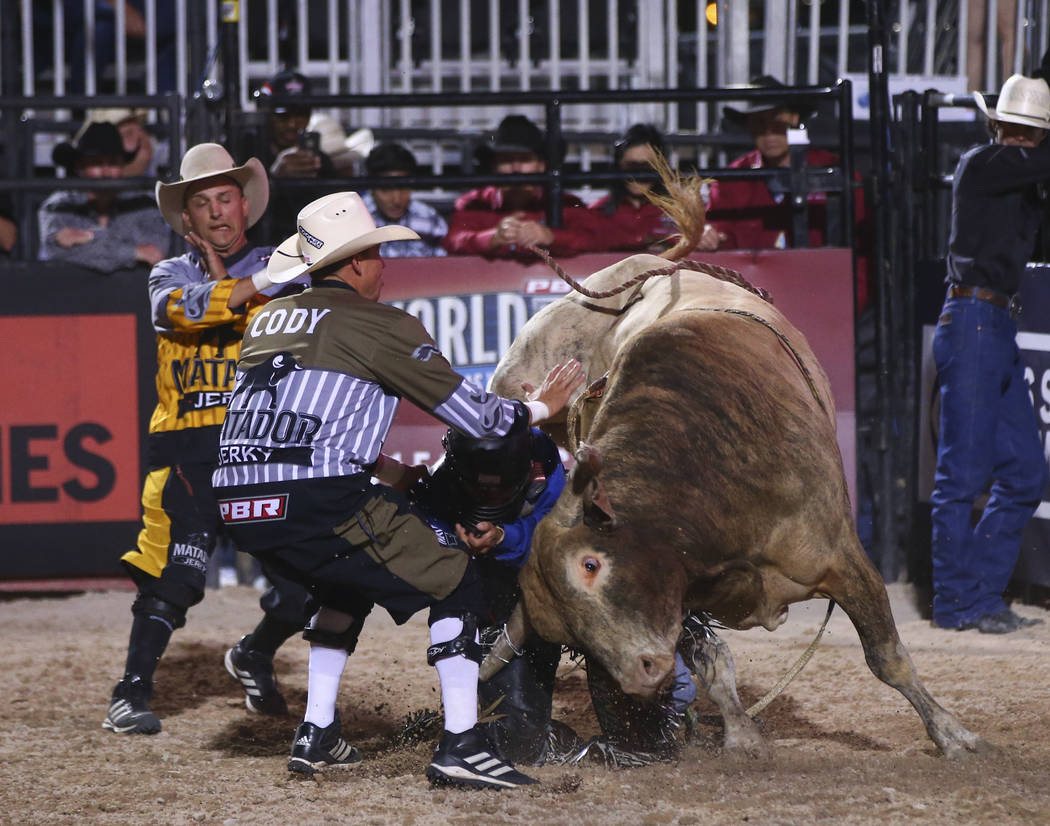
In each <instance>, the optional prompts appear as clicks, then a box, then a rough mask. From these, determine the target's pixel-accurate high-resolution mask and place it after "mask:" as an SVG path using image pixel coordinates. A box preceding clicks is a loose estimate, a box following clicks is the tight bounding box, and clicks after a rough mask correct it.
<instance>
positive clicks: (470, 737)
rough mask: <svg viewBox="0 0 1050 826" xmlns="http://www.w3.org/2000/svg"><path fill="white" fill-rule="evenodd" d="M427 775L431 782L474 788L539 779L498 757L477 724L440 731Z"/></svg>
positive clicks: (505, 786) (506, 786) (503, 786)
mask: <svg viewBox="0 0 1050 826" xmlns="http://www.w3.org/2000/svg"><path fill="white" fill-rule="evenodd" d="M427 779H428V780H429V781H430V782H431V783H433V784H434V785H442V786H471V787H473V788H477V789H513V788H516V787H517V786H528V785H530V784H532V783H538V782H539V781H537V780H534V779H533V778H531V777H529V776H528V775H524V774H522V773H521V772H519V771H518V770H517V769H515V768H514V767H513V766H512V765H511V764H510V763H505V762H504V761H502V760H500V759H499V758H498V757H497V756H496V755H495V753H494V750H493V748H492V746H490V745H489V743H488V740H487V739H486V738H485V735H484V734H482V733H481V731H480V730H479V729H478V727H477V726H475V727H474V728H472V729H468V730H467V731H464V732H462V733H461V734H453V733H452V732H451V731H446V732H444V733H443V734H442V735H441V740H440V741H438V746H437V749H436V750H435V751H434V757H433V759H432V760H431V761H430V765H429V766H427Z"/></svg>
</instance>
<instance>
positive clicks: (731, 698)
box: [678, 616, 768, 757]
mask: <svg viewBox="0 0 1050 826" xmlns="http://www.w3.org/2000/svg"><path fill="white" fill-rule="evenodd" d="M678 652H679V653H680V654H681V655H682V659H684V660H685V663H686V665H688V666H689V668H690V670H691V671H692V672H693V673H694V674H695V675H696V678H697V679H698V680H699V681H700V685H701V686H702V687H703V689H704V690H705V691H706V692H707V696H708V697H710V698H711V702H713V703H714V704H715V705H716V706H718V710H719V711H720V712H721V714H722V722H723V724H724V726H725V731H724V740H723V744H724V747H725V749H726V750H727V751H736V752H743V753H744V754H746V755H748V756H749V757H766V756H767V754H768V750H767V748H766V743H765V740H763V738H762V734H761V732H760V731H759V730H758V725H757V724H756V723H755V721H754V720H752V719H751V718H750V717H749V716H748V715H747V712H746V711H745V710H744V706H743V705H742V704H741V702H740V697H739V696H738V695H737V693H736V668H735V667H734V665H733V655H732V654H731V653H730V652H729V646H728V645H727V644H726V643H725V642H724V641H722V640H720V639H719V638H718V636H717V635H716V634H715V632H714V631H712V630H711V628H710V627H708V626H707V624H706V623H704V622H703V621H701V620H699V619H697V618H696V617H694V616H689V617H688V618H687V619H686V621H685V623H684V624H683V629H682V636H681V638H680V639H679V641H678Z"/></svg>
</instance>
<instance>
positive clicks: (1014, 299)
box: [1007, 293, 1022, 321]
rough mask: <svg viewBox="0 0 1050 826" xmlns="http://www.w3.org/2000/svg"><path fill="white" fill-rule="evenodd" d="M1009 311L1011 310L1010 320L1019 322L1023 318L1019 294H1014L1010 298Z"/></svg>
mask: <svg viewBox="0 0 1050 826" xmlns="http://www.w3.org/2000/svg"><path fill="white" fill-rule="evenodd" d="M1007 309H1009V310H1010V318H1012V319H1013V320H1014V321H1017V319H1019V318H1020V317H1021V309H1022V308H1021V296H1020V294H1018V293H1014V294H1013V295H1012V296H1010V303H1009V305H1007Z"/></svg>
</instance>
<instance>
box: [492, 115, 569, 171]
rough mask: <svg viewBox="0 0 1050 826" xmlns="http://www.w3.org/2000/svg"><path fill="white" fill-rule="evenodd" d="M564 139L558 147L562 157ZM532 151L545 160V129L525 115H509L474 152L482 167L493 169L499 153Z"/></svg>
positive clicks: (558, 153) (546, 158)
mask: <svg viewBox="0 0 1050 826" xmlns="http://www.w3.org/2000/svg"><path fill="white" fill-rule="evenodd" d="M564 143H565V142H564V141H561V142H560V144H559V146H558V147H557V156H558V158H559V159H560V158H561V157H562V156H563V155H564V154H565V147H564ZM512 152H531V153H532V154H533V155H536V156H537V157H539V158H540V159H542V160H543V161H545V162H547V163H550V162H551V159H550V158H549V157H547V139H546V137H545V136H544V134H543V131H542V130H541V129H540V128H539V127H538V126H537V125H536V124H535V123H533V122H532V121H531V120H529V119H528V118H527V117H525V116H524V115H507V116H506V117H505V118H504V119H503V120H501V121H500V123H499V126H497V127H496V131H495V132H493V133H492V134H491V135H489V136H488V137H487V138H486V140H485V142H484V143H482V144H480V145H479V146H478V147H477V149H476V150H475V152H474V160H475V161H477V162H478V163H479V164H480V165H481V166H482V167H484V168H486V169H491V168H492V165H493V163H494V161H495V158H496V155H497V154H499V153H512Z"/></svg>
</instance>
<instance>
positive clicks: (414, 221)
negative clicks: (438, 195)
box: [363, 143, 448, 258]
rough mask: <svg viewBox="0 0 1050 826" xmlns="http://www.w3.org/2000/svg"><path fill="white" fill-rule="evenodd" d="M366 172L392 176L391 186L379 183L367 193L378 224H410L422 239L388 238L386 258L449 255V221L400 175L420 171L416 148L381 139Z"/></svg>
mask: <svg viewBox="0 0 1050 826" xmlns="http://www.w3.org/2000/svg"><path fill="white" fill-rule="evenodd" d="M365 172H366V173H367V175H368V177H370V178H390V179H392V180H391V185H390V186H377V187H375V188H373V189H372V191H371V192H366V193H365V195H364V199H363V200H364V202H365V206H366V207H368V211H369V213H370V214H371V215H372V220H373V221H375V222H376V226H377V227H383V226H389V225H391V224H397V225H399V226H402V227H408V228H409V229H410V230H412V231H413V232H415V233H416V234H417V235H418V236H419V240H412V241H387V242H386V243H385V244H383V245H382V246H381V247H380V248H379V252H380V254H381V255H382V256H383V257H384V258H424V257H426V256H429V255H447V253H446V252H445V249H444V248H443V247H442V246H441V241H442V239H443V238H444V237H445V235H446V234H447V233H448V224H446V223H445V219H444V218H442V217H441V216H440V215H438V212H437V210H436V209H434V208H433V207H432V206H430V205H429V204H425V203H423V202H422V201H420V200H418V199H417V198H413V197H412V188H411V187H408V186H404V185H403V184H399V183H398V181H397V180H396V179H398V178H404V177H413V176H415V175H418V174H419V167H418V166H417V164H416V158H415V156H414V155H413V154H412V152H411V151H410V150H409V149H408V148H406V147H404V146H401V144H398V143H381V144H380V145H379V146H377V147H375V148H374V149H373V150H372V151H371V152H369V153H368V157H367V158H365Z"/></svg>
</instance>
